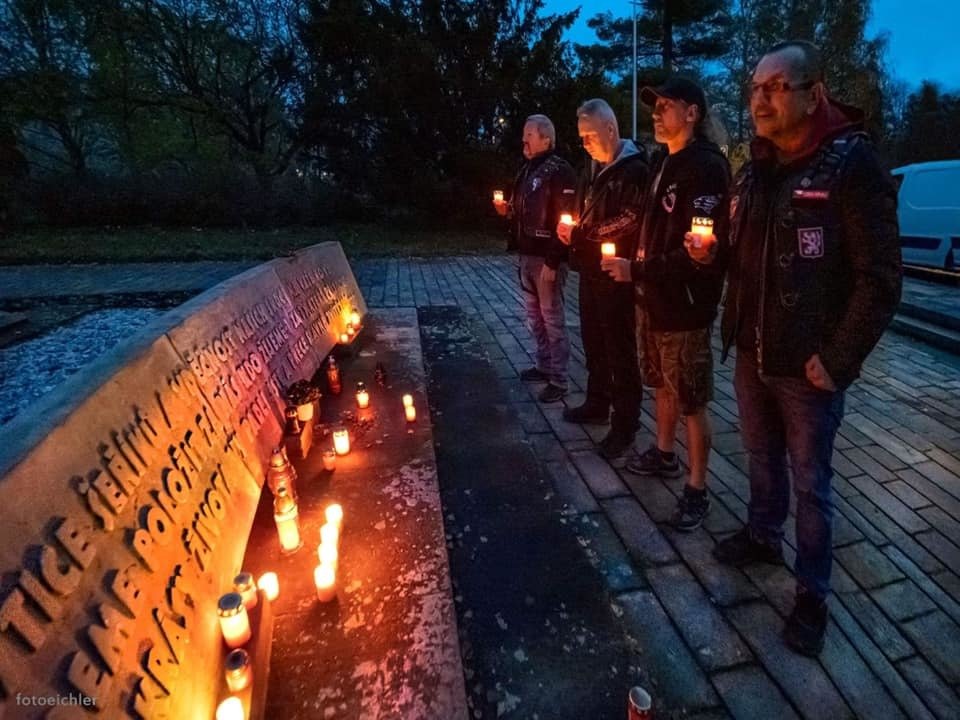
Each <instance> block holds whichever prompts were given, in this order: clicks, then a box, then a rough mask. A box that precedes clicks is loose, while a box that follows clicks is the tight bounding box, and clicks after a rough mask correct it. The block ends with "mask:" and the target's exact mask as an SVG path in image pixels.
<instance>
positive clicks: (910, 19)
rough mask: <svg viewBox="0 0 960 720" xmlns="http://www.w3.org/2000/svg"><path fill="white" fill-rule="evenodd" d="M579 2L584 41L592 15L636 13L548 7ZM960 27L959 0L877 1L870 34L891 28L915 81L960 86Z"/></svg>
mask: <svg viewBox="0 0 960 720" xmlns="http://www.w3.org/2000/svg"><path fill="white" fill-rule="evenodd" d="M577 6H582V8H583V9H582V10H581V12H580V17H579V19H578V20H577V22H576V24H575V25H574V26H573V28H572V29H571V31H570V39H572V40H573V41H574V42H579V43H584V44H586V43H590V42H594V41H595V40H596V37H595V36H594V34H593V32H592V31H591V30H590V29H589V28H588V27H587V19H588V18H590V17H592V16H593V15H595V14H596V13H599V12H604V11H606V10H608V9H609V10H611V11H612V12H613V13H614V15H621V16H625V15H629V14H630V12H631V10H630V3H629V2H628V1H627V0H619V1H616V2H610V1H609V0H546V10H547V12H565V11H568V10H572V9H574V8H576V7H577ZM958 27H960V1H958V0H873V14H872V17H871V19H870V23H869V24H868V26H867V34H868V36H873V35H876V34H877V33H879V32H881V31H884V30H886V31H888V32H889V33H890V47H889V50H888V55H887V59H888V62H889V64H890V67H891V68H892V70H893V72H894V73H895V74H896V75H897V76H898V77H899V78H901V79H902V80H905V81H906V82H907V83H908V84H909V85H911V86H915V85H918V84H919V83H920V81H921V80H926V79H930V80H934V81H936V82H938V83H940V84H941V85H942V86H943V87H944V89H953V90H960V48H958V47H957V46H956V44H955V43H956V35H957V28H958Z"/></svg>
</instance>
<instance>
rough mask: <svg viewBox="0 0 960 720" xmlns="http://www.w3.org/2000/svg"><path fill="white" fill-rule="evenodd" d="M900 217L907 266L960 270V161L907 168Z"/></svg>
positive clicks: (897, 175) (900, 172)
mask: <svg viewBox="0 0 960 720" xmlns="http://www.w3.org/2000/svg"><path fill="white" fill-rule="evenodd" d="M892 173H893V176H894V179H895V180H896V181H897V182H898V183H899V184H900V201H899V209H898V210H897V216H898V218H899V220H900V242H901V246H902V248H903V262H904V264H906V265H927V266H931V267H936V268H944V269H946V270H960V160H941V161H939V162H926V163H917V164H915V165H904V166H903V167H900V168H897V169H896V170H893V171H892Z"/></svg>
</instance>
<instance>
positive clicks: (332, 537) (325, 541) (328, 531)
mask: <svg viewBox="0 0 960 720" xmlns="http://www.w3.org/2000/svg"><path fill="white" fill-rule="evenodd" d="M320 544H321V545H333V547H337V546H338V545H339V544H340V528H338V527H337V526H336V525H334V524H333V523H329V522H327V523H324V524H323V526H321V528H320Z"/></svg>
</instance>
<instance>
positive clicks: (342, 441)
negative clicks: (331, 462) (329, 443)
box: [333, 428, 350, 455]
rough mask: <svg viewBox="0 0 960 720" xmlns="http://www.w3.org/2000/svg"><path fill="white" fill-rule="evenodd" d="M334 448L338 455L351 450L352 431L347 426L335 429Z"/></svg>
mask: <svg viewBox="0 0 960 720" xmlns="http://www.w3.org/2000/svg"><path fill="white" fill-rule="evenodd" d="M333 449H334V450H336V451H337V455H346V454H347V453H348V452H350V433H349V432H347V429H346V428H340V429H339V430H334V431H333Z"/></svg>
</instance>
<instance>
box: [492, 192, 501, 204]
mask: <svg viewBox="0 0 960 720" xmlns="http://www.w3.org/2000/svg"><path fill="white" fill-rule="evenodd" d="M493 201H494V202H495V203H502V202H503V190H494V191H493Z"/></svg>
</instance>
